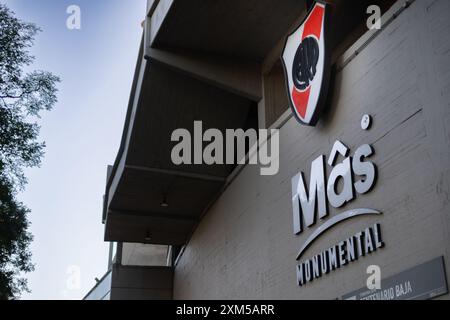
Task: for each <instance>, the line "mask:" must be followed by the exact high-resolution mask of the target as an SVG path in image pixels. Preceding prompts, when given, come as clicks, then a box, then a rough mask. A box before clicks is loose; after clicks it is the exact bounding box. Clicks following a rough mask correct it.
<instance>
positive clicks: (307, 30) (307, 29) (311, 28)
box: [292, 5, 325, 118]
mask: <svg viewBox="0 0 450 320" xmlns="http://www.w3.org/2000/svg"><path fill="white" fill-rule="evenodd" d="M324 11H325V8H323V7H322V6H320V5H316V6H315V7H314V9H313V11H312V12H311V14H310V16H309V17H308V20H307V21H306V22H305V26H304V28H303V35H302V41H303V40H304V39H305V38H306V37H308V36H311V35H314V36H316V37H317V39H320V36H321V35H322V23H323V17H324V13H325V12H324ZM310 93H311V87H309V88H308V89H306V90H305V91H298V90H297V89H296V88H295V86H294V87H293V89H292V100H293V102H294V106H295V109H296V110H297V112H298V114H299V115H300V116H301V117H302V118H305V116H306V110H307V108H308V102H309V95H310Z"/></svg>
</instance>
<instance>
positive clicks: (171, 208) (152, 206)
mask: <svg viewBox="0 0 450 320" xmlns="http://www.w3.org/2000/svg"><path fill="white" fill-rule="evenodd" d="M142 53H143V51H142V50H141V57H140V59H139V61H138V68H137V70H136V77H135V83H134V85H133V92H132V95H131V98H130V105H129V110H128V114H127V119H126V124H125V129H124V133H123V138H122V144H121V148H120V152H119V154H118V157H117V159H116V163H115V165H114V167H113V168H112V170H111V172H110V174H109V178H108V183H107V188H106V193H105V203H104V211H105V212H104V213H105V214H104V218H105V224H106V230H105V240H106V241H123V242H146V243H154V244H168V245H181V244H184V243H185V242H186V240H187V238H188V236H189V234H190V233H191V232H192V230H193V228H194V226H195V225H196V223H197V222H198V221H199V218H200V217H201V215H202V214H203V212H204V210H205V209H206V207H207V206H208V205H209V204H210V203H211V202H212V200H213V199H214V198H215V196H216V195H217V194H218V193H219V192H220V190H221V189H222V187H223V186H224V184H225V181H226V178H227V177H228V176H229V174H230V173H231V172H232V170H233V169H234V167H235V166H234V165H212V166H208V165H180V166H177V165H175V164H173V163H172V160H171V151H172V148H173V146H174V145H175V144H176V142H171V134H172V132H173V131H174V130H175V129H178V128H185V129H188V130H189V131H190V132H191V134H192V136H194V133H193V127H194V121H196V120H201V121H202V122H203V130H206V129H208V128H217V129H220V130H221V131H223V132H225V129H228V128H230V129H237V128H243V129H247V128H250V127H254V128H255V127H257V111H256V110H257V107H256V104H255V103H254V102H253V101H251V100H249V99H247V98H244V97H241V96H239V95H236V94H234V93H231V92H228V91H226V90H222V89H220V88H218V87H216V86H212V85H209V84H207V83H205V82H203V81H201V80H198V79H195V78H193V77H191V76H189V75H187V74H184V73H182V72H179V71H178V70H174V69H172V68H169V67H167V66H165V65H163V64H160V63H156V62H153V61H151V60H150V61H147V60H145V59H143V58H142ZM163 201H164V202H167V204H168V206H167V207H166V206H162V205H161V204H162V202H163Z"/></svg>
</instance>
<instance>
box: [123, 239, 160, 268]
mask: <svg viewBox="0 0 450 320" xmlns="http://www.w3.org/2000/svg"><path fill="white" fill-rule="evenodd" d="M167 250H168V246H160V245H152V244H142V243H123V245H122V261H121V262H122V265H125V266H127V265H128V266H166V264H167Z"/></svg>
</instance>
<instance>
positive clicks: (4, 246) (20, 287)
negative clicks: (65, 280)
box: [0, 3, 59, 299]
mask: <svg viewBox="0 0 450 320" xmlns="http://www.w3.org/2000/svg"><path fill="white" fill-rule="evenodd" d="M39 31H40V29H39V28H38V27H36V26H35V25H34V24H32V23H27V22H23V21H21V20H19V19H18V18H17V17H16V16H15V14H14V13H13V12H12V11H11V10H9V9H8V8H7V7H6V6H5V5H3V4H1V3H0V299H14V298H17V297H19V296H20V293H21V292H23V291H26V290H28V288H27V283H26V280H25V279H24V278H23V274H24V273H26V272H30V271H32V270H33V268H34V266H33V264H32V262H31V253H30V250H29V245H30V243H31V241H32V235H31V234H30V233H29V231H28V227H29V222H28V219H27V215H28V213H29V210H28V209H27V208H26V207H25V206H24V205H23V204H22V203H21V202H19V201H18V200H17V197H16V196H17V192H18V191H21V190H23V188H24V186H25V184H26V182H27V180H26V178H25V175H24V172H23V170H24V168H29V167H36V166H39V164H40V161H41V158H42V156H43V153H44V147H45V144H44V143H43V142H39V141H38V135H39V126H38V124H37V123H36V120H37V118H39V117H40V113H41V112H42V111H44V110H50V109H51V108H52V107H53V106H54V104H55V103H56V101H57V97H56V93H57V88H56V84H57V82H59V78H58V77H56V76H54V75H53V74H51V73H50V72H46V71H41V70H36V71H31V72H27V73H25V72H24V69H29V68H30V66H31V64H32V62H33V61H34V57H33V56H32V55H31V54H30V52H29V48H30V47H31V46H32V45H33V41H34V38H35V36H36V34H37V33H38V32H39Z"/></svg>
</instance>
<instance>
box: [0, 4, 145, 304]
mask: <svg viewBox="0 0 450 320" xmlns="http://www.w3.org/2000/svg"><path fill="white" fill-rule="evenodd" d="M0 2H1V3H6V5H7V6H8V7H10V8H11V9H12V10H14V11H15V12H16V15H17V16H18V17H19V18H21V19H22V20H25V21H29V22H34V23H36V24H37V25H38V26H39V27H41V28H42V30H43V32H41V33H40V34H39V36H38V37H37V39H36V44H35V46H34V47H33V50H32V53H33V54H34V55H35V56H36V62H35V64H34V66H33V67H34V68H35V69H43V70H47V71H51V72H53V73H54V74H56V75H58V76H60V77H61V80H62V82H61V84H60V85H59V90H60V91H59V94H58V98H59V101H58V103H57V105H56V106H55V107H54V109H53V110H52V111H51V112H47V113H44V114H43V117H42V119H41V120H40V125H41V134H40V137H41V140H44V141H45V142H46V144H47V147H46V154H45V158H44V159H43V162H42V166H41V167H40V168H37V169H31V170H27V171H26V174H27V177H28V179H29V184H28V185H27V187H26V190H25V191H24V192H23V193H22V194H20V200H21V201H23V202H24V203H25V204H26V205H27V206H28V207H29V208H30V209H31V210H32V213H31V215H30V217H29V218H30V221H31V223H32V226H31V232H32V233H33V235H34V242H33V244H32V247H31V249H32V253H33V262H34V263H35V264H36V271H34V272H33V273H31V274H29V275H28V276H27V278H28V279H29V286H30V289H31V290H32V293H31V294H24V295H23V296H22V298H23V299H81V298H82V297H83V296H84V295H85V294H86V293H87V292H88V290H89V289H90V288H92V287H93V286H94V284H95V280H94V278H95V277H98V278H100V277H102V276H103V274H104V273H105V272H106V270H107V259H108V245H107V244H106V243H105V242H103V233H104V227H103V225H102V224H101V214H102V196H103V194H104V190H105V180H106V166H107V165H108V164H112V163H113V161H114V159H115V156H116V154H117V150H118V148H119V143H120V138H121V134H122V128H123V123H124V119H125V113H126V108H127V103H128V98H129V94H130V88H131V82H132V77H133V72H134V67H135V64H136V59H137V53H138V49H139V44H140V39H141V36H142V28H141V21H142V20H143V17H144V15H145V5H146V1H145V0H131V1H130V0H94V1H93V0H78V1H76V0H71V1H66V0H0ZM70 5H78V6H79V7H80V8H81V30H69V29H67V27H66V20H67V18H68V16H69V15H68V14H67V13H66V9H67V7H68V6H70ZM73 266H75V268H79V270H80V271H81V286H80V287H79V288H73V287H72V286H71V285H69V286H68V283H69V284H70V283H73V282H71V281H70V278H69V277H70V271H71V270H72V271H73V270H74V269H73ZM71 267H72V268H71ZM75 270H76V269H75Z"/></svg>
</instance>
